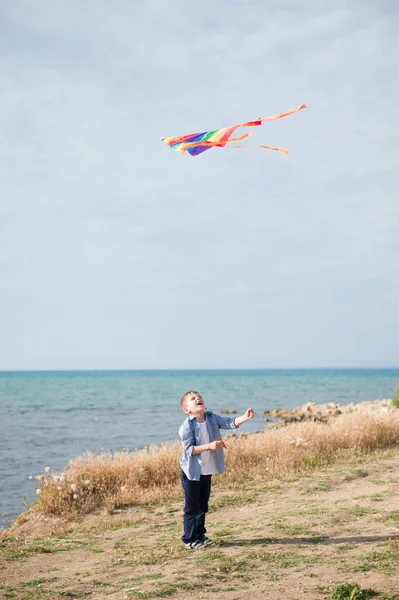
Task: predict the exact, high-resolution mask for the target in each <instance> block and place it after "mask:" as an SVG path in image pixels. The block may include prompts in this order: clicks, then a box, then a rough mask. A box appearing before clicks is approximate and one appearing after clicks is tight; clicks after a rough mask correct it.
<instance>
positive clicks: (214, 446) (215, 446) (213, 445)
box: [192, 440, 225, 454]
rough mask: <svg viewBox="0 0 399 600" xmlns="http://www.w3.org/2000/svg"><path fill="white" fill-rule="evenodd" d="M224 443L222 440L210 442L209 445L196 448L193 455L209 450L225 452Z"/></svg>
mask: <svg viewBox="0 0 399 600" xmlns="http://www.w3.org/2000/svg"><path fill="white" fill-rule="evenodd" d="M224 447H225V446H224V443H223V441H221V440H215V441H214V442H209V444H203V445H202V446H194V448H193V451H192V453H193V454H201V452H207V451H208V450H223V448H224Z"/></svg>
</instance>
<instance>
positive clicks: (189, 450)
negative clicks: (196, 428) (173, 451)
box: [179, 422, 224, 457]
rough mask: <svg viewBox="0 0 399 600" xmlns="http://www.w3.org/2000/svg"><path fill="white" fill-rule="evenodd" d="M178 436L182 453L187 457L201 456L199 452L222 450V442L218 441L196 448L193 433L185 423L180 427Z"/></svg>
mask: <svg viewBox="0 0 399 600" xmlns="http://www.w3.org/2000/svg"><path fill="white" fill-rule="evenodd" d="M179 435H180V438H181V443H182V444H183V451H184V453H185V454H186V455H187V456H188V457H190V456H192V455H193V456H195V455H196V454H201V452H206V451H207V450H222V448H223V446H224V444H223V442H221V441H220V440H215V441H214V442H210V443H209V444H203V445H202V446H196V445H195V435H194V432H193V430H192V428H191V427H190V425H189V424H188V423H187V422H186V423H183V425H182V426H181V427H180V430H179Z"/></svg>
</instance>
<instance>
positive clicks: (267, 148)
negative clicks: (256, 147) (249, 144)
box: [260, 144, 289, 154]
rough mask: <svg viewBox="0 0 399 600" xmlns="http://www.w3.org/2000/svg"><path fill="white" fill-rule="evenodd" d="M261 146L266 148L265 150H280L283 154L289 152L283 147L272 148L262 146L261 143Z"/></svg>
mask: <svg viewBox="0 0 399 600" xmlns="http://www.w3.org/2000/svg"><path fill="white" fill-rule="evenodd" d="M260 147H261V148H266V150H275V151H276V152H282V153H283V154H289V152H288V150H284V148H273V147H272V146H262V144H260Z"/></svg>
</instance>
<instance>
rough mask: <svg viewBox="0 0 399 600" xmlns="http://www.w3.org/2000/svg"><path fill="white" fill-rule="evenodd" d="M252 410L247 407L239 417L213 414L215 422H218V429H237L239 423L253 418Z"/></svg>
mask: <svg viewBox="0 0 399 600" xmlns="http://www.w3.org/2000/svg"><path fill="white" fill-rule="evenodd" d="M254 415H255V413H254V411H253V410H252V408H247V410H246V411H245V414H243V415H242V416H241V417H235V418H234V419H233V418H232V417H222V415H218V414H215V417H216V422H217V424H218V427H219V429H237V427H239V426H240V425H242V424H243V423H245V421H248V420H249V419H253V418H254Z"/></svg>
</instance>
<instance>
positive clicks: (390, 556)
mask: <svg viewBox="0 0 399 600" xmlns="http://www.w3.org/2000/svg"><path fill="white" fill-rule="evenodd" d="M384 545H385V546H387V548H386V549H385V550H382V551H378V550H372V551H371V552H366V553H365V554H362V555H360V556H359V557H358V560H359V563H358V565H357V566H356V567H354V569H353V571H354V572H358V571H360V572H365V571H377V572H380V573H387V574H391V573H395V572H396V571H397V565H398V560H399V543H398V542H397V541H396V540H389V542H388V543H387V544H384Z"/></svg>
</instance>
